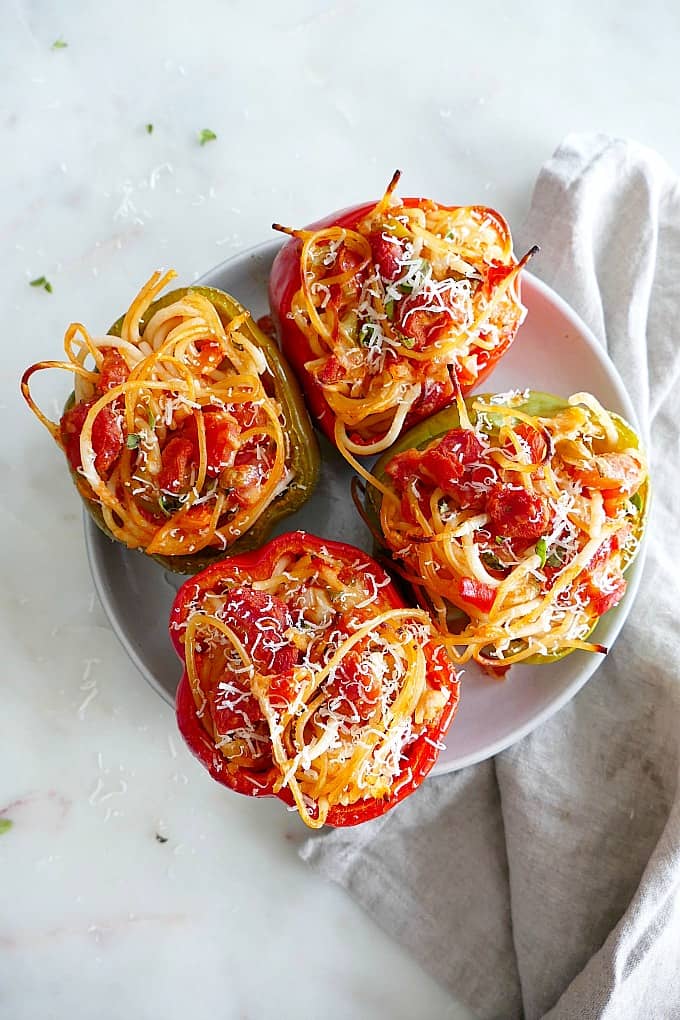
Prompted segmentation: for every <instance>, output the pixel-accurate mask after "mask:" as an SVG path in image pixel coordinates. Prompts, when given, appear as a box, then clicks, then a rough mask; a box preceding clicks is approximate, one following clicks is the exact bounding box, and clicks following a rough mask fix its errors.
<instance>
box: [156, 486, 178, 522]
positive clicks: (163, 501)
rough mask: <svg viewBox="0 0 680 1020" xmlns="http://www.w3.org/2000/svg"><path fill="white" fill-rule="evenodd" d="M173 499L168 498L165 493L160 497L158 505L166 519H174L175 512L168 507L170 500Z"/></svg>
mask: <svg viewBox="0 0 680 1020" xmlns="http://www.w3.org/2000/svg"><path fill="white" fill-rule="evenodd" d="M170 499H172V496H166V495H165V493H164V492H162V493H161V494H160V496H159V497H158V505H159V507H160V508H161V510H162V512H163V513H164V514H165V516H166V517H172V515H173V514H174V512H175V511H174V510H173V509H172V507H170V506H168V500H170Z"/></svg>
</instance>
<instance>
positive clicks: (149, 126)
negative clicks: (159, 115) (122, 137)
mask: <svg viewBox="0 0 680 1020" xmlns="http://www.w3.org/2000/svg"><path fill="white" fill-rule="evenodd" d="M146 133H147V135H152V134H153V124H147V125H146Z"/></svg>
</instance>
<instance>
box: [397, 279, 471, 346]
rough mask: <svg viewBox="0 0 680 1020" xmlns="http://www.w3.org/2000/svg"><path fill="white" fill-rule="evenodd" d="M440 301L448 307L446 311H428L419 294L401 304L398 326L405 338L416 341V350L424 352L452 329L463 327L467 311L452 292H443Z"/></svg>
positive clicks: (405, 299)
mask: <svg viewBox="0 0 680 1020" xmlns="http://www.w3.org/2000/svg"><path fill="white" fill-rule="evenodd" d="M438 301H439V303H440V304H443V305H445V306H446V308H445V310H442V311H428V310H426V309H424V308H422V307H421V305H422V304H423V297H422V295H419V294H414V295H412V296H411V297H407V298H404V299H403V300H402V301H400V302H399V306H398V315H397V325H398V327H399V329H400V331H401V332H402V333H403V334H404V336H407V337H410V338H411V339H412V340H414V341H415V344H414V347H415V349H416V350H422V349H423V348H424V347H427V346H429V345H430V344H433V343H435V341H437V340H438V339H439V338H440V337H441V336H443V335H444V334H445V333H448V332H449V330H451V329H452V328H454V327H456V326H458V327H460V326H462V325H463V322H464V320H465V311H464V309H463V308H462V307H461V306H460V305H459V304H458V303H457V301H456V299H455V297H454V295H453V293H452V292H451V291H450V290H445V291H443V293H441V294H440V295H439V298H438Z"/></svg>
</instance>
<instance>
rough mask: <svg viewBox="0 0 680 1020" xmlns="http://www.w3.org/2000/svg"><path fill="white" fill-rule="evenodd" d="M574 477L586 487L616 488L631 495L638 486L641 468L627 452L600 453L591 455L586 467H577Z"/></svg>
mask: <svg viewBox="0 0 680 1020" xmlns="http://www.w3.org/2000/svg"><path fill="white" fill-rule="evenodd" d="M575 477H576V478H577V479H578V480H579V481H580V482H581V484H582V485H584V486H586V488H588V489H605V490H607V489H617V490H619V491H621V492H622V493H625V495H626V496H632V495H634V493H636V492H637V490H638V489H639V488H640V485H641V484H642V479H643V473H642V468H641V467H640V465H639V464H638V462H637V461H636V460H635V458H634V457H631V455H630V454H629V453H602V454H599V455H598V456H596V457H593V462H592V465H591V466H589V467H588V469H578V470H577V471H575Z"/></svg>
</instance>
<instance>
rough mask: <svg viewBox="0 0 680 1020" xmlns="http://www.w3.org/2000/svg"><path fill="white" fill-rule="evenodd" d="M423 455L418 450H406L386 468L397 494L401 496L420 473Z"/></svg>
mask: <svg viewBox="0 0 680 1020" xmlns="http://www.w3.org/2000/svg"><path fill="white" fill-rule="evenodd" d="M421 459H422V454H421V453H420V452H419V451H418V450H405V451H404V452H403V453H398V454H397V455H396V456H395V457H393V458H392V460H391V461H390V462H389V464H388V465H387V467H386V468H385V473H386V474H388V475H389V476H390V478H391V479H392V485H393V486H394V490H395V492H397V493H398V494H399V495H401V494H402V493H403V492H404V491H405V490H406V489H407V488H408V486H409V485H410V483H411V482H412V481H413V479H414V478H417V477H418V473H419V471H420V464H421Z"/></svg>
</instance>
